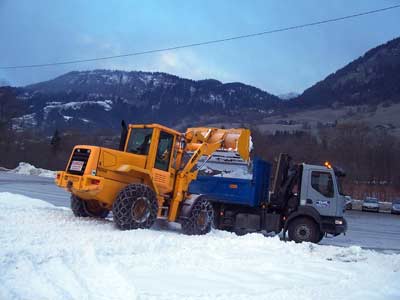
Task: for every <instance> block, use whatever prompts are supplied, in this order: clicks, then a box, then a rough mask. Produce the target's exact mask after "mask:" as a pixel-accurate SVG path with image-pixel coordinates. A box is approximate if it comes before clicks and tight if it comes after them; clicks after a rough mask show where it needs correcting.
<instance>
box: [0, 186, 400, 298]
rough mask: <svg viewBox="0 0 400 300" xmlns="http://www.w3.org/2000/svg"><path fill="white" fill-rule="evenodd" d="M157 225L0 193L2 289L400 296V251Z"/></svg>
mask: <svg viewBox="0 0 400 300" xmlns="http://www.w3.org/2000/svg"><path fill="white" fill-rule="evenodd" d="M158 225H159V226H158V227H157V228H156V229H152V230H133V231H119V230H117V229H116V228H115V227H114V225H113V223H112V222H111V221H110V220H93V219H84V218H75V217H73V216H72V213H71V212H70V210H69V209H66V208H60V207H54V206H52V205H51V204H48V203H46V202H43V201H41V200H36V199H32V198H28V197H24V196H20V195H15V194H10V193H0V244H1V247H0V299H318V300H320V299H324V300H327V299H399V298H400V289H399V286H400V255H396V254H391V255H388V254H380V253H377V252H374V251H367V250H362V249H361V248H359V247H350V248H338V247H333V246H318V245H312V244H306V243H305V244H294V243H289V242H288V243H284V242H282V241H280V240H279V239H278V238H276V237H275V238H267V237H264V236H262V235H260V234H250V235H246V236H241V237H238V236H236V235H235V234H231V233H228V232H223V231H213V232H211V233H210V234H208V235H206V236H186V235H183V234H181V233H180V231H177V230H176V229H175V230H174V229H171V227H168V226H167V225H166V226H164V227H166V228H160V227H163V226H162V225H163V223H159V224H158Z"/></svg>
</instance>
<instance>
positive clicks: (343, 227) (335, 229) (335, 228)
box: [321, 217, 347, 236]
mask: <svg viewBox="0 0 400 300" xmlns="http://www.w3.org/2000/svg"><path fill="white" fill-rule="evenodd" d="M321 221H322V223H321V230H322V231H323V232H326V233H329V234H332V235H334V236H336V235H339V234H342V233H345V232H346V231H347V221H346V219H345V218H343V217H323V218H322V220H321Z"/></svg>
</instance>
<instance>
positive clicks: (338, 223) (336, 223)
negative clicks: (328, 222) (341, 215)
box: [335, 220, 343, 225]
mask: <svg viewBox="0 0 400 300" xmlns="http://www.w3.org/2000/svg"><path fill="white" fill-rule="evenodd" d="M335 225H343V220H335Z"/></svg>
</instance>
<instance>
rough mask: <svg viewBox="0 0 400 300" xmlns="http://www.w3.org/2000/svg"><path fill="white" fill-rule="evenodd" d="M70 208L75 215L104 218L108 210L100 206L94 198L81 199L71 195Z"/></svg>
mask: <svg viewBox="0 0 400 300" xmlns="http://www.w3.org/2000/svg"><path fill="white" fill-rule="evenodd" d="M71 210H72V212H73V213H74V216H75V217H93V218H102V219H104V218H106V217H107V216H108V213H109V211H108V210H107V209H105V208H103V207H101V206H100V204H99V202H97V201H96V200H82V199H81V198H79V197H77V196H75V195H71Z"/></svg>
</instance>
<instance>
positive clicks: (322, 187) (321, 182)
mask: <svg viewBox="0 0 400 300" xmlns="http://www.w3.org/2000/svg"><path fill="white" fill-rule="evenodd" d="M308 182H309V184H308V187H307V198H306V205H310V206H313V207H314V208H315V209H316V210H317V211H318V212H319V213H320V215H323V216H335V215H336V197H335V195H336V194H337V193H336V192H335V189H336V187H335V183H334V179H333V176H332V174H331V172H329V171H322V170H312V169H309V170H308Z"/></svg>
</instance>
